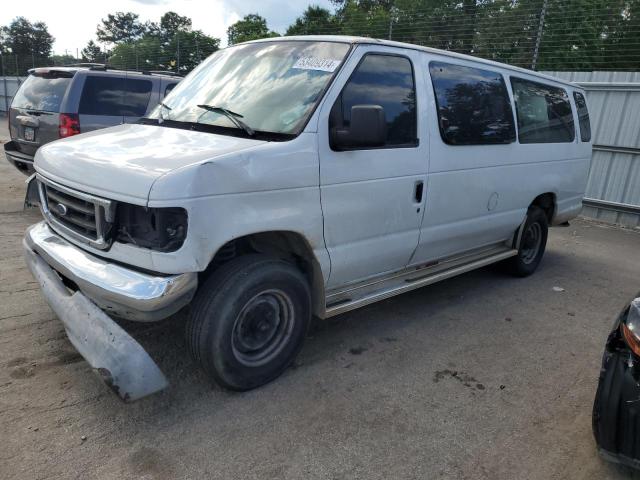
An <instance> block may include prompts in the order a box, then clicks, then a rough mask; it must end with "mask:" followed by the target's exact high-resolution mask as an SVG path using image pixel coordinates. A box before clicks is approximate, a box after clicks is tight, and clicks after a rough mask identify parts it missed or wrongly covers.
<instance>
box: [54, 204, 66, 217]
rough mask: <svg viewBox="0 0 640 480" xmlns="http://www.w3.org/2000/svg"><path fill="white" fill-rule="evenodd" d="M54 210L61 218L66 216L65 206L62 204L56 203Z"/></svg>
mask: <svg viewBox="0 0 640 480" xmlns="http://www.w3.org/2000/svg"><path fill="white" fill-rule="evenodd" d="M55 208H56V211H57V212H58V213H59V214H60V216H61V217H64V216H65V215H66V214H67V206H66V205H64V204H63V203H58V204H57V205H56V207H55Z"/></svg>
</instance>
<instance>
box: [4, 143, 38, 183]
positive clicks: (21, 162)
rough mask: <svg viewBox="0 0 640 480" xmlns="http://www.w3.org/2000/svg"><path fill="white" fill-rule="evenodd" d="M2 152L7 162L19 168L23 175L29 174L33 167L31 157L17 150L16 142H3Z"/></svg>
mask: <svg viewBox="0 0 640 480" xmlns="http://www.w3.org/2000/svg"><path fill="white" fill-rule="evenodd" d="M4 154H5V156H6V157H7V160H8V161H9V163H11V164H12V165H13V166H14V167H16V168H17V169H18V170H20V171H21V172H22V173H24V174H25V175H31V174H32V173H33V172H34V171H35V170H34V168H33V157H32V156H30V155H27V154H25V153H22V152H20V151H19V150H18V148H17V146H16V142H14V141H11V142H7V143H5V144H4Z"/></svg>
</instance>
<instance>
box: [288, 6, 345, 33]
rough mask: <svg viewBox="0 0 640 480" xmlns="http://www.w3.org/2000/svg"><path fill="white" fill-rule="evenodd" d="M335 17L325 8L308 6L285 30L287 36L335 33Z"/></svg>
mask: <svg viewBox="0 0 640 480" xmlns="http://www.w3.org/2000/svg"><path fill="white" fill-rule="evenodd" d="M337 27H338V25H337V22H336V17H335V16H334V15H333V14H332V13H331V12H330V11H329V10H327V9H326V8H322V7H318V6H314V5H310V6H309V7H307V9H306V10H305V11H304V13H303V14H302V16H300V17H298V18H297V19H296V21H295V22H294V23H293V24H292V25H290V26H289V28H287V33H286V34H287V35H326V34H329V33H332V32H335V31H336V28H337Z"/></svg>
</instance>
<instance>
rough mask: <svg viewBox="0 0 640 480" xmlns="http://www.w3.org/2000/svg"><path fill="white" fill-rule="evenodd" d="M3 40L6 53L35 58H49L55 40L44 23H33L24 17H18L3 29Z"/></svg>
mask: <svg viewBox="0 0 640 480" xmlns="http://www.w3.org/2000/svg"><path fill="white" fill-rule="evenodd" d="M2 39H3V40H2V48H3V50H4V51H5V52H11V53H13V54H16V55H18V56H23V57H27V56H29V57H34V58H43V57H48V56H49V55H50V54H51V48H52V47H53V42H54V40H55V39H54V38H53V36H52V35H51V34H50V33H49V31H48V30H47V25H46V24H45V23H44V22H34V23H31V22H30V21H29V20H27V19H26V18H24V17H17V18H15V19H14V20H13V21H12V22H11V23H10V24H9V25H8V26H6V27H2Z"/></svg>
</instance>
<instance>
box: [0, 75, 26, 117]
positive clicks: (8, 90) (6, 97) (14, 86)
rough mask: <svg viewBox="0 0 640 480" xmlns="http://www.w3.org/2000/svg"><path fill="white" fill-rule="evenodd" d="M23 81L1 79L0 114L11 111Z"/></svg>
mask: <svg viewBox="0 0 640 480" xmlns="http://www.w3.org/2000/svg"><path fill="white" fill-rule="evenodd" d="M23 81H24V78H23V77H0V113H4V112H7V111H8V110H9V105H11V99H12V98H13V96H14V95H15V94H16V91H17V90H18V87H19V86H20V84H21V83H22V82H23Z"/></svg>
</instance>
